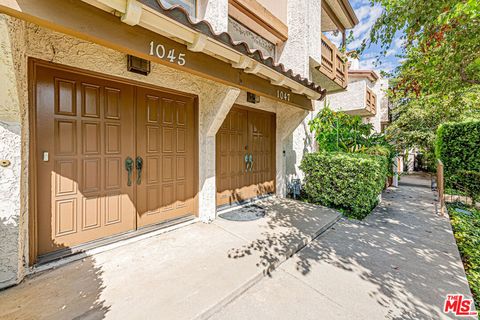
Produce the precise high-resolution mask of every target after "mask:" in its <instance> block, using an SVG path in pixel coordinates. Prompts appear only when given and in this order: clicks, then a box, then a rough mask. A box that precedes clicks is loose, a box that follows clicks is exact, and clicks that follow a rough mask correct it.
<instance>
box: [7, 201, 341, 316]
mask: <svg viewBox="0 0 480 320" xmlns="http://www.w3.org/2000/svg"><path fill="white" fill-rule="evenodd" d="M260 204H263V205H264V206H265V208H266V211H267V212H266V217H265V218H263V219H260V220H256V221H250V222H231V221H226V220H222V219H217V220H215V221H214V223H211V224H203V223H194V224H190V225H188V226H184V227H182V228H178V229H176V230H173V231H170V232H166V233H162V234H159V235H155V236H153V235H152V236H149V237H148V238H145V239H141V240H138V239H137V240H135V239H132V240H135V241H132V242H127V243H124V244H122V245H120V244H119V246H118V247H115V248H113V249H111V250H108V251H104V252H101V253H98V254H95V255H93V256H89V257H86V258H85V259H83V260H79V261H75V262H72V263H69V264H66V265H64V266H61V267H59V268H57V269H54V270H49V271H46V272H44V273H41V274H37V275H35V276H33V277H29V278H28V279H26V280H25V281H24V282H22V283H21V284H20V285H18V286H16V287H13V288H10V289H7V290H4V291H0V319H2V320H3V319H8V320H12V319H29V320H30V319H48V320H54V319H62V320H63V319H142V320H144V319H155V320H156V319H172V320H173V319H174V320H180V319H193V318H206V317H208V316H209V315H211V314H212V313H214V312H215V311H217V310H218V309H219V308H220V307H222V306H224V305H225V304H226V303H227V302H228V301H231V299H232V298H233V297H237V296H238V295H239V294H241V293H242V292H244V291H245V290H246V289H247V288H249V287H250V286H252V285H253V284H254V283H256V282H258V280H259V279H261V278H263V276H264V273H266V270H269V269H271V268H272V267H273V266H275V265H277V264H279V263H281V262H283V261H284V260H285V259H286V258H287V257H289V256H290V255H291V254H293V253H294V252H297V251H298V250H299V249H300V248H301V247H303V246H304V244H306V243H308V242H310V241H311V240H312V239H313V238H315V237H316V236H317V235H318V234H319V233H321V232H322V231H324V230H325V229H326V228H328V227H329V226H331V225H332V224H333V223H334V222H335V221H337V219H338V218H339V217H340V215H339V214H338V212H336V211H334V210H331V209H328V208H324V207H320V206H315V205H310V204H306V203H301V202H296V201H292V200H288V199H274V198H272V199H269V200H264V201H262V202H260Z"/></svg>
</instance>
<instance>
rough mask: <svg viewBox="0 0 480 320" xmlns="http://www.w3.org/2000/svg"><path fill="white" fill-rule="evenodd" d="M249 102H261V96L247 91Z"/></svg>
mask: <svg viewBox="0 0 480 320" xmlns="http://www.w3.org/2000/svg"><path fill="white" fill-rule="evenodd" d="M247 102H250V103H260V96H257V95H256V94H255V93H251V92H247Z"/></svg>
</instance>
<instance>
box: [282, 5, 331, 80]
mask: <svg viewBox="0 0 480 320" xmlns="http://www.w3.org/2000/svg"><path fill="white" fill-rule="evenodd" d="M321 17H322V4H321V1H318V0H288V14H287V24H288V41H287V42H286V43H285V45H284V46H283V48H279V50H278V54H279V62H282V63H283V64H285V65H286V66H287V67H288V68H291V69H292V70H293V71H294V73H298V74H300V75H301V76H302V77H304V78H310V61H309V57H311V58H313V59H314V60H315V61H316V62H317V63H320V62H321V56H322V54H321V39H322V38H321V35H322V28H321Z"/></svg>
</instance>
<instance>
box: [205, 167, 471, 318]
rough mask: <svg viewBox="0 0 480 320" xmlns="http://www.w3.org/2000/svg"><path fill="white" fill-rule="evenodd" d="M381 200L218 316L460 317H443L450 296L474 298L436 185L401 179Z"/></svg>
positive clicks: (301, 253) (414, 177) (451, 316)
mask: <svg viewBox="0 0 480 320" xmlns="http://www.w3.org/2000/svg"><path fill="white" fill-rule="evenodd" d="M383 198H384V202H383V203H382V204H381V205H380V206H379V207H377V208H376V209H375V211H374V212H373V213H372V214H371V215H370V216H369V217H368V218H367V219H366V220H365V221H362V222H358V221H349V220H345V219H342V220H341V222H339V223H337V224H336V225H335V226H334V227H333V228H331V229H330V230H329V231H327V232H326V233H324V234H323V235H322V236H320V237H319V238H317V239H316V240H315V241H313V242H312V243H311V244H309V245H308V246H307V247H306V248H304V249H303V250H301V251H300V252H299V253H298V254H296V255H295V256H294V257H292V258H291V259H289V260H288V261H287V262H285V263H284V264H282V265H281V266H280V267H279V268H278V269H277V270H275V271H274V272H273V273H272V277H271V278H264V279H263V280H262V281H260V282H259V283H257V284H256V285H255V286H253V287H252V288H250V289H249V290H248V291H246V292H245V293H244V294H243V295H242V296H241V297H239V298H238V299H236V300H235V301H233V302H232V303H230V304H229V305H227V307H225V308H224V309H223V310H221V311H220V312H219V313H217V314H215V315H214V316H213V319H229V320H230V319H248V320H251V319H275V320H278V319H302V320H303V319H329V320H331V319H368V320H371V319H449V318H451V319H454V316H453V315H448V316H447V315H445V314H443V312H442V308H443V303H444V299H445V296H446V294H448V293H462V294H464V295H466V296H468V297H469V298H471V294H470V289H469V287H468V284H467V280H466V278H465V272H464V269H463V266H462V263H461V260H460V256H459V253H458V250H457V247H456V244H455V240H454V238H453V234H452V231H451V227H450V223H449V221H448V218H444V217H440V216H438V215H436V214H435V201H434V197H433V193H432V191H431V190H430V180H429V179H426V178H421V177H417V176H407V177H402V179H401V184H400V188H398V189H389V190H388V191H386V192H385V193H384V195H383ZM470 319H471V318H470Z"/></svg>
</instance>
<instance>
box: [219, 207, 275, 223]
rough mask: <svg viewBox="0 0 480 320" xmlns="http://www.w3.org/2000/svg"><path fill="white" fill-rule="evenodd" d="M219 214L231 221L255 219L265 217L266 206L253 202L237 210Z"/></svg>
mask: <svg viewBox="0 0 480 320" xmlns="http://www.w3.org/2000/svg"><path fill="white" fill-rule="evenodd" d="M218 216H219V217H220V218H222V219H225V220H230V221H254V220H258V219H261V218H263V217H265V208H263V207H261V206H259V205H256V204H251V205H248V206H245V207H242V208H238V209H236V210H232V211H228V212H224V213H221V214H219V215H218Z"/></svg>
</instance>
